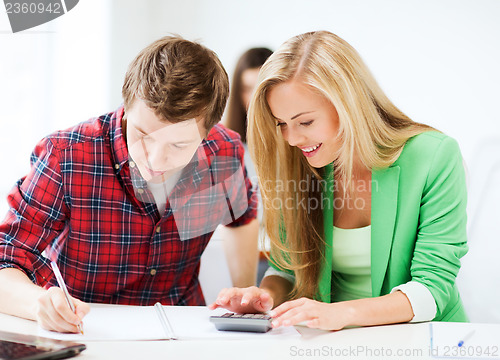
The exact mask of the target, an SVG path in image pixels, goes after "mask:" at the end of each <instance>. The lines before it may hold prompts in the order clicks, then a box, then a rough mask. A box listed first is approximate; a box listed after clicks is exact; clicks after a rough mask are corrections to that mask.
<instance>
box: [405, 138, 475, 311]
mask: <svg viewBox="0 0 500 360" xmlns="http://www.w3.org/2000/svg"><path fill="white" fill-rule="evenodd" d="M466 206H467V190H466V183H465V171H464V167H463V162H462V157H461V154H460V150H459V147H458V144H457V143H456V141H455V140H453V139H451V138H445V139H444V140H443V141H442V143H441V144H440V146H439V147H438V148H437V150H436V152H435V154H434V158H433V159H432V163H431V167H430V170H429V173H428V176H427V179H426V181H425V185H424V189H423V194H422V200H421V207H420V219H419V225H418V234H417V241H416V244H415V250H414V255H413V259H412V263H411V269H410V270H411V276H412V279H413V280H416V281H419V282H421V283H422V284H424V285H425V286H427V288H428V289H429V291H430V292H431V293H432V295H433V297H434V300H435V301H436V306H437V313H436V318H437V317H439V316H441V314H442V312H443V310H444V309H445V307H446V306H447V305H448V302H449V300H450V294H452V293H453V287H454V284H455V278H456V276H457V273H458V271H459V269H460V258H461V257H462V256H464V255H465V254H466V253H467V250H468V246H467V234H466V223H467V215H466Z"/></svg>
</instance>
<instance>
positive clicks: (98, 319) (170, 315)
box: [38, 304, 300, 341]
mask: <svg viewBox="0 0 500 360" xmlns="http://www.w3.org/2000/svg"><path fill="white" fill-rule="evenodd" d="M161 308H162V309H163V311H159V309H158V307H155V306H125V305H102V304H91V311H90V313H89V314H88V315H87V316H86V317H85V318H84V319H83V329H84V335H81V334H62V333H57V332H52V331H47V330H44V329H42V328H39V330H38V334H39V335H40V336H45V337H49V338H53V339H60V340H73V341H75V340H76V341H99V340H107V341H109V340H169V339H171V338H172V334H171V333H170V332H169V331H168V330H167V329H166V327H165V321H168V323H169V324H170V325H171V328H172V330H173V333H174V337H175V338H177V339H180V340H182V339H203V338H221V339H223V338H235V339H236V338H237V339H244V338H256V337H258V338H269V339H274V338H277V337H282V338H291V337H298V336H300V333H299V332H298V331H297V330H296V329H295V328H294V327H280V328H277V329H272V330H271V331H269V332H267V333H243V332H229V331H218V330H217V329H216V328H215V326H214V324H212V323H211V322H210V321H209V317H210V316H212V315H222V314H224V313H226V312H227V310H225V309H216V310H210V309H208V308H207V307H205V306H162V307H161ZM163 313H164V314H163Z"/></svg>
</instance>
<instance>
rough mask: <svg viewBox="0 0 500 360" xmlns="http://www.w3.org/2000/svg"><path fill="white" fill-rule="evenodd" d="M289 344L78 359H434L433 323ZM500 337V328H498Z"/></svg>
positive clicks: (116, 352) (218, 345) (141, 349)
mask: <svg viewBox="0 0 500 360" xmlns="http://www.w3.org/2000/svg"><path fill="white" fill-rule="evenodd" d="M297 329H298V330H299V331H300V332H301V333H302V337H301V338H297V339H293V340H288V339H283V340H275V339H274V340H272V341H270V340H219V339H217V340H214V339H211V340H189V341H188V340H176V341H128V342H122V341H112V342H103V341H101V342H99V341H92V342H90V341H89V342H86V345H87V349H86V350H85V351H84V352H83V353H82V354H81V355H80V356H79V357H77V358H78V359H81V360H87V359H106V360H108V359H141V360H142V359H143V360H146V359H147V360H150V359H182V360H191V359H217V360H221V359H236V358H237V359H252V360H258V359H375V358H376V359H419V360H422V359H430V358H431V356H430V334H429V324H428V323H420V324H401V325H387V326H376V327H369V328H352V329H344V330H342V331H337V332H326V331H320V330H314V329H308V328H304V327H297ZM0 330H5V331H11V332H20V333H25V334H36V333H37V324H36V323H35V322H33V321H29V320H24V319H20V318H16V317H13V316H9V315H5V314H0ZM498 330H499V338H500V324H499V326H498Z"/></svg>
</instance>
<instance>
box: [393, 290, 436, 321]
mask: <svg viewBox="0 0 500 360" xmlns="http://www.w3.org/2000/svg"><path fill="white" fill-rule="evenodd" d="M398 290H399V291H401V292H402V293H404V294H405V295H406V297H407V298H408V300H409V301H410V305H411V307H412V310H413V314H414V316H413V319H411V320H410V322H411V323H417V322H423V321H431V320H432V319H434V317H435V316H436V310H437V308H436V301H435V300H434V297H433V296H432V294H431V292H430V290H429V289H428V288H427V287H426V286H425V285H424V284H422V283H419V282H418V281H409V282H407V283H406V284H402V285H399V286H396V287H395V288H393V289H392V290H391V294H392V293H393V292H395V291H398Z"/></svg>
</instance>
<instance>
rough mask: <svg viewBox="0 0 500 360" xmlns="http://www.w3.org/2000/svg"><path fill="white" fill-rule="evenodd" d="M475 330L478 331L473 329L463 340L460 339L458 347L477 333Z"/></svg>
mask: <svg viewBox="0 0 500 360" xmlns="http://www.w3.org/2000/svg"><path fill="white" fill-rule="evenodd" d="M475 332H476V330H472V331H471V332H470V333H468V334H467V335H465V336H464V337H463V338H462V340H460V341H459V342H458V347H462V345H463V344H464V343H465V342H466V341H467V340H469V339H470V338H471V337H472V335H474V333H475Z"/></svg>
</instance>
